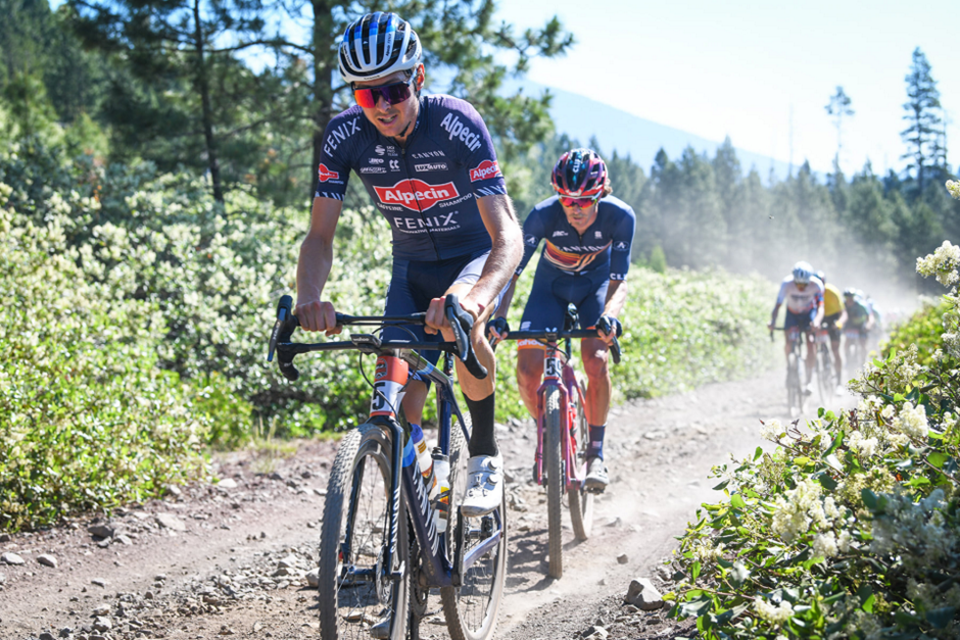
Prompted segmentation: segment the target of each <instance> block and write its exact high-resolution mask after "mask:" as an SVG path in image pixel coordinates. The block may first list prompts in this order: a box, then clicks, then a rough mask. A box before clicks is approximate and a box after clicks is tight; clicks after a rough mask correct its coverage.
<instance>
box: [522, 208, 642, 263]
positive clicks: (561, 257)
mask: <svg viewBox="0 0 960 640" xmlns="http://www.w3.org/2000/svg"><path fill="white" fill-rule="evenodd" d="M636 225H637V217H636V215H635V214H634V213H633V209H632V208H630V205H628V204H627V203H625V202H623V201H622V200H620V199H618V198H614V197H613V196H607V197H606V198H602V199H601V200H600V202H599V204H598V210H597V219H596V220H594V222H593V224H592V225H590V226H589V227H588V228H587V230H586V231H584V232H583V234H582V235H581V234H580V233H579V232H578V231H577V230H576V229H574V228H573V225H571V224H570V223H569V222H568V221H567V215H566V214H565V213H564V212H563V206H561V204H560V200H559V199H558V198H557V197H556V196H554V197H552V198H547V199H546V200H544V201H543V202H541V203H540V204H538V205H537V206H535V207H534V208H533V211H531V212H530V215H529V216H527V219H526V220H525V221H524V223H523V241H524V247H523V260H521V261H520V266H519V267H517V275H520V273H521V272H522V271H523V269H524V268H525V267H526V266H527V263H528V262H529V261H530V258H531V257H532V256H533V253H534V252H535V251H536V250H537V245H539V244H540V240H541V239H543V238H546V244H545V245H544V247H543V255H541V257H540V259H541V264H542V263H543V261H544V260H545V261H546V262H547V263H549V264H550V265H552V266H554V267H556V268H557V269H560V270H562V271H565V272H567V273H580V272H585V271H591V272H592V271H594V270H595V269H600V270H602V269H607V270H609V271H610V280H625V279H626V278H627V271H628V270H629V269H630V247H631V246H632V244H633V233H634V229H635V228H636Z"/></svg>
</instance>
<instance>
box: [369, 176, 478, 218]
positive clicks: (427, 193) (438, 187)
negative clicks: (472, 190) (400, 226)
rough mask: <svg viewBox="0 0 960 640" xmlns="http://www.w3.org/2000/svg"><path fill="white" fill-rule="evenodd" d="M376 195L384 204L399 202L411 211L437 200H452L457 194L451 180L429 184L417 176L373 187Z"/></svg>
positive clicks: (430, 204) (430, 205)
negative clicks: (386, 185) (390, 184)
mask: <svg viewBox="0 0 960 640" xmlns="http://www.w3.org/2000/svg"><path fill="white" fill-rule="evenodd" d="M374 190H375V191H376V192H377V197H378V198H380V202H382V203H384V204H399V205H401V206H403V207H406V208H407V209H410V210H411V211H426V210H427V209H429V208H430V207H432V206H434V205H435V204H437V203H438V202H443V201H445V200H453V199H454V198H456V197H457V196H459V195H460V194H459V192H457V187H456V185H454V184H453V183H452V182H447V183H445V184H429V183H427V182H424V181H423V180H420V179H418V178H411V179H410V180H401V181H400V182H398V183H397V184H395V185H393V186H392V187H374Z"/></svg>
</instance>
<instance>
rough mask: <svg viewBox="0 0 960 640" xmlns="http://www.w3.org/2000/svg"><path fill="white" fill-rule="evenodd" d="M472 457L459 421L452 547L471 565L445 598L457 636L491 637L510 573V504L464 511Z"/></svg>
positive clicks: (453, 438)
mask: <svg viewBox="0 0 960 640" xmlns="http://www.w3.org/2000/svg"><path fill="white" fill-rule="evenodd" d="M464 420H465V422H466V423H467V426H470V416H469V415H465V416H464ZM469 457H470V453H469V452H468V451H467V444H466V441H465V439H464V437H463V432H462V430H461V429H460V428H459V426H457V425H454V426H453V427H452V428H451V433H450V522H449V524H448V529H447V536H446V539H447V552H448V555H449V557H453V558H455V561H457V559H466V562H465V564H466V563H469V566H468V567H467V568H466V569H465V570H464V571H463V574H462V575H461V577H460V586H459V587H443V588H442V589H440V601H441V602H442V603H443V615H444V617H445V618H446V620H447V629H448V630H449V631H450V637H451V639H452V640H487V639H488V638H491V637H492V636H493V631H494V628H495V627H496V624H497V615H498V614H499V612H500V601H501V600H502V598H503V583H504V581H505V580H506V574H507V528H506V527H507V522H506V515H507V509H506V503H505V502H502V503H501V504H500V508H499V509H498V510H497V511H495V512H494V513H492V514H490V515H486V516H483V517H481V518H466V517H464V516H463V515H462V514H461V513H460V509H459V506H458V505H459V504H460V502H461V501H462V500H463V496H464V494H465V493H466V487H467V460H468V458H469ZM494 535H499V538H498V540H499V541H498V542H497V543H496V544H492V542H493V537H492V536H494ZM458 544H459V545H460V548H459V550H458V549H456V546H457V545H458Z"/></svg>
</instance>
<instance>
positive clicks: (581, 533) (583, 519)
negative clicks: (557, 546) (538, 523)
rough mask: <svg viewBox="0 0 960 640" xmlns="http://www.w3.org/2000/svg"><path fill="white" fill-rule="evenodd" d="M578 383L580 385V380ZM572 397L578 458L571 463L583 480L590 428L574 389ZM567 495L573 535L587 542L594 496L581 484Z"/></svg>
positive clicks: (572, 435) (574, 434) (590, 527)
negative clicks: (575, 466)
mask: <svg viewBox="0 0 960 640" xmlns="http://www.w3.org/2000/svg"><path fill="white" fill-rule="evenodd" d="M577 382H578V384H579V382H580V381H579V379H578V380H577ZM580 388H581V389H582V388H583V386H582V385H580ZM572 395H574V396H575V397H572V398H570V402H571V403H572V404H573V407H574V411H573V415H574V422H573V425H572V428H573V429H574V430H575V431H576V433H571V434H570V437H575V438H576V442H577V457H576V459H575V460H572V461H571V462H572V463H573V464H575V465H577V469H579V471H580V473H579V474H577V475H578V477H579V478H580V479H581V480H582V479H583V478H584V477H585V476H586V473H587V470H586V466H587V448H588V447H589V446H590V427H589V425H588V424H587V415H586V413H584V410H583V404H582V403H581V402H580V397H579V396H578V395H576V389H574V394H572ZM567 495H568V499H569V500H570V523H571V524H572V525H573V534H574V535H575V536H576V537H577V540H586V539H587V538H589V537H590V530H591V529H592V528H593V498H594V494H593V492H591V491H587V490H586V489H585V488H584V486H583V484H582V483H581V485H580V487H579V488H577V489H570V491H568V492H567Z"/></svg>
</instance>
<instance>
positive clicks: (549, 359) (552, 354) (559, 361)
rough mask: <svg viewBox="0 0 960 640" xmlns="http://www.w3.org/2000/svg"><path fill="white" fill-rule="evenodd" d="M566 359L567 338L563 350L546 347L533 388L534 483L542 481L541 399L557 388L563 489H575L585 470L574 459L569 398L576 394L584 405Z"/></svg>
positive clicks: (568, 355) (543, 408) (542, 411)
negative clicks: (562, 421) (539, 376)
mask: <svg viewBox="0 0 960 640" xmlns="http://www.w3.org/2000/svg"><path fill="white" fill-rule="evenodd" d="M569 360H570V339H569V338H567V339H566V346H565V348H564V349H563V350H561V349H560V347H559V346H558V345H556V344H551V345H549V346H547V352H546V354H545V355H544V359H543V382H541V383H540V387H539V388H538V389H537V451H536V453H535V461H536V462H535V464H536V476H535V480H536V482H537V484H539V485H541V486H542V485H543V484H544V474H543V446H544V437H543V431H544V424H543V421H544V412H545V406H544V403H545V399H546V397H547V391H548V390H549V389H550V387H558V388H559V390H560V415H562V416H566V421H565V427H566V428H564V429H561V430H560V433H561V436H560V438H561V442H560V452H561V456H562V459H563V467H564V483H563V486H564V491H566V490H568V489H569V490H574V491H575V490H579V489H580V487H581V486H582V484H583V480H584V475H585V473H586V472H585V470H583V473H581V469H580V468H579V466H578V465H577V464H576V460H577V442H576V439H575V438H571V437H570V428H571V424H570V423H571V418H572V416H571V415H570V413H571V410H570V398H572V397H573V396H574V394H576V395H577V397H578V398H579V400H580V403H581V406H584V404H585V398H584V395H583V390H582V389H581V388H580V385H579V384H578V383H577V378H576V375H575V374H574V372H573V367H571V366H570V364H569Z"/></svg>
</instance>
